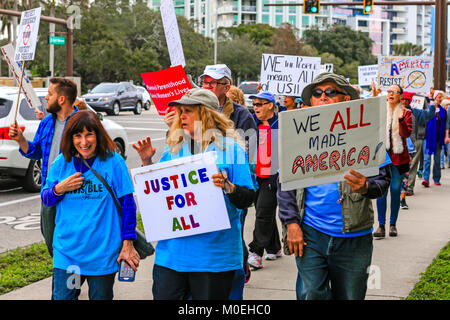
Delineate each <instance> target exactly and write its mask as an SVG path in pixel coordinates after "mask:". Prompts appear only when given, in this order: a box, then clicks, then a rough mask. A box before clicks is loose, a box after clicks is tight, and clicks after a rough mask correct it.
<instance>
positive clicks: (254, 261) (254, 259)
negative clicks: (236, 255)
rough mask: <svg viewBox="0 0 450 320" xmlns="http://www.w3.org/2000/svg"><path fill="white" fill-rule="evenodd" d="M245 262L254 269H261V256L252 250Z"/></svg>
mask: <svg viewBox="0 0 450 320" xmlns="http://www.w3.org/2000/svg"><path fill="white" fill-rule="evenodd" d="M247 263H248V264H249V265H250V266H252V267H253V268H255V269H261V268H262V267H263V265H262V257H260V256H258V255H257V254H256V253H254V252H250V254H249V256H248V260H247Z"/></svg>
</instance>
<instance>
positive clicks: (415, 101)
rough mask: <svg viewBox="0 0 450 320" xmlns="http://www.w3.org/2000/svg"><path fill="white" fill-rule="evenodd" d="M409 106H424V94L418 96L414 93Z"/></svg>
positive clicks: (417, 107)
mask: <svg viewBox="0 0 450 320" xmlns="http://www.w3.org/2000/svg"><path fill="white" fill-rule="evenodd" d="M410 105H411V108H415V109H421V110H422V109H423V107H424V106H425V97H424V96H418V95H415V96H413V97H412V101H411V104H410Z"/></svg>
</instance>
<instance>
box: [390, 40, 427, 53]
mask: <svg viewBox="0 0 450 320" xmlns="http://www.w3.org/2000/svg"><path fill="white" fill-rule="evenodd" d="M392 48H393V54H394V56H421V55H422V54H423V53H424V52H425V50H426V49H423V48H422V46H421V45H417V44H413V43H411V42H406V43H402V44H394V45H393V46H392Z"/></svg>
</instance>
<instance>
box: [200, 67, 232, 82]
mask: <svg viewBox="0 0 450 320" xmlns="http://www.w3.org/2000/svg"><path fill="white" fill-rule="evenodd" d="M203 76H210V77H211V78H213V79H216V80H219V79H222V78H224V77H225V78H228V79H229V80H231V70H230V68H228V67H227V65H226V64H214V65H209V66H206V67H205V70H204V71H203V74H202V75H201V76H200V77H203Z"/></svg>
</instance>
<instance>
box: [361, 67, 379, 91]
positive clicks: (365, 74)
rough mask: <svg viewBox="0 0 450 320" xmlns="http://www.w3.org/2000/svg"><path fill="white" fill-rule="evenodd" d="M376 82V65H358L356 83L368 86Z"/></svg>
mask: <svg viewBox="0 0 450 320" xmlns="http://www.w3.org/2000/svg"><path fill="white" fill-rule="evenodd" d="M372 82H373V83H377V82H378V65H377V64H372V65H367V66H358V85H359V86H370V85H371V84H372Z"/></svg>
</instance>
